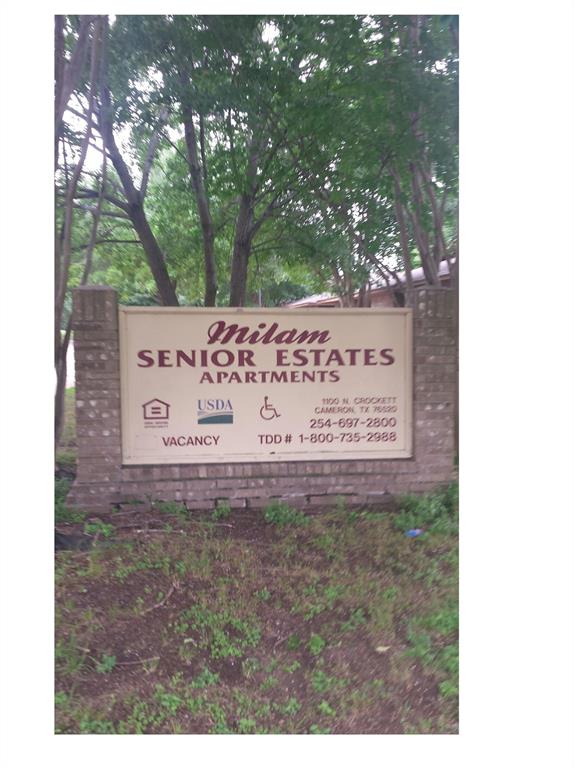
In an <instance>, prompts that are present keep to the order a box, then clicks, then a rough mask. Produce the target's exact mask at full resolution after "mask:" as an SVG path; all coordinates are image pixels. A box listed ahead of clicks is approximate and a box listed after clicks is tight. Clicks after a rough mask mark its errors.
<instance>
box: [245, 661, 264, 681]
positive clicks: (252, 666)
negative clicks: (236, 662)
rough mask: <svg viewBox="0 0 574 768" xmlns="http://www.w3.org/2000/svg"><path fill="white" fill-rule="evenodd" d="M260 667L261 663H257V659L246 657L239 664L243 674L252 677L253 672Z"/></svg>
mask: <svg viewBox="0 0 574 768" xmlns="http://www.w3.org/2000/svg"><path fill="white" fill-rule="evenodd" d="M260 668H261V664H260V663H259V659H254V658H248V659H245V660H244V661H243V663H242V664H241V669H242V670H243V674H244V675H245V677H247V678H250V677H252V676H253V674H254V673H255V672H257V671H258V670H259V669H260Z"/></svg>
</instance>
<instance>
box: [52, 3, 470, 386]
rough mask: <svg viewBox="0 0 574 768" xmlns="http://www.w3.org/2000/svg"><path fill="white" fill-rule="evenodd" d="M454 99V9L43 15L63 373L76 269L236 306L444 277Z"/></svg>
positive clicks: (181, 299) (126, 287)
mask: <svg viewBox="0 0 574 768" xmlns="http://www.w3.org/2000/svg"><path fill="white" fill-rule="evenodd" d="M457 98H458V22H457V17H455V16H371V15H352V16H351V15H348V16H342V15H337V16H312V15H305V16H303V15H301V16H294V15H280V16H274V15H269V16H256V15H249V16H221V15H219V16H204V15H154V16H146V15H140V16H131V15H126V16H116V17H109V18H108V17H105V16H73V15H70V16H57V17H56V21H55V147H54V157H55V184H56V189H55V192H56V195H55V199H56V233H55V235H56V237H55V240H56V248H55V256H56V263H55V269H56V297H55V307H56V309H55V328H56V367H57V370H58V376H59V378H61V375H62V366H64V369H65V361H64V360H63V357H64V358H65V349H66V348H67V343H68V341H69V332H70V330H69V322H68V318H69V308H70V289H71V287H73V286H74V285H79V284H85V283H86V282H98V283H107V284H110V285H112V286H114V287H116V288H117V289H118V290H119V292H120V296H121V300H122V301H123V302H125V303H160V304H167V305H175V304H193V305H205V306H215V305H230V306H242V305H249V304H266V305H276V304H281V303H285V302H286V301H289V300H293V299H296V298H300V297H302V296H304V295H307V294H310V293H314V292H318V291H326V290H327V291H332V292H335V293H337V294H338V295H339V296H340V298H341V303H342V304H343V305H350V304H352V303H353V302H355V301H356V298H355V297H356V295H357V292H358V295H359V301H363V298H364V297H365V296H368V290H365V289H368V287H369V286H370V285H371V284H372V282H373V281H375V280H383V281H384V280H387V281H388V280H390V279H394V280H399V275H398V273H403V277H402V281H403V282H404V284H405V288H406V289H408V288H410V285H411V272H412V270H413V268H414V267H417V266H422V268H423V271H424V276H425V280H426V281H427V282H428V283H429V284H431V285H432V284H438V270H439V265H440V263H441V262H445V261H446V262H447V263H448V267H449V269H450V271H451V275H452V278H453V280H454V279H455V278H456V269H457V263H458V259H457V253H458V248H457V244H458V229H457V210H458V205H457V195H458V180H457V177H458V138H457V113H458V107H457ZM62 334H63V335H62Z"/></svg>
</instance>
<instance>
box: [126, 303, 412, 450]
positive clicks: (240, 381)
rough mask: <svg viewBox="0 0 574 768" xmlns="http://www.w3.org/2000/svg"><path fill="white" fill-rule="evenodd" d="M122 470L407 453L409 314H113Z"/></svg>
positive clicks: (134, 310) (133, 310) (141, 310)
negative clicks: (117, 340) (117, 319)
mask: <svg viewBox="0 0 574 768" xmlns="http://www.w3.org/2000/svg"><path fill="white" fill-rule="evenodd" d="M120 356H121V361H120V372H121V410H122V455H123V462H124V464H193V463H206V462H207V463H209V462H238V461H242V462H249V461H287V460H289V461H293V460H295V461H296V460H301V461H309V460H314V459H322V460H325V459H331V460H333V459H396V458H405V457H408V456H411V455H412V311H411V310H410V309H300V310H297V309H215V308H209V309H208V308H205V309H203V308H202V309H195V308H184V307H182V308H171V307H166V308H163V307H162V308H159V307H154V308H150V307H120Z"/></svg>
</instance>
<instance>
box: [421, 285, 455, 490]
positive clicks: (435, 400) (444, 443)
mask: <svg viewBox="0 0 574 768" xmlns="http://www.w3.org/2000/svg"><path fill="white" fill-rule="evenodd" d="M411 304H412V306H413V309H414V329H413V332H414V353H415V359H414V382H415V384H414V390H415V391H414V421H415V425H414V426H415V430H414V441H415V442H414V457H415V461H416V465H417V475H418V481H417V485H419V487H420V488H421V490H422V489H426V488H427V487H429V488H430V487H432V486H434V485H436V484H439V483H444V482H449V481H450V480H451V479H452V478H453V476H454V468H453V465H454V455H455V411H456V405H457V397H456V394H457V360H456V356H457V351H456V349H457V347H456V340H457V339H456V334H457V330H456V328H457V324H456V295H455V291H454V290H453V289H451V288H442V287H440V288H434V287H428V286H427V287H425V288H420V289H418V290H417V291H415V292H413V296H412V299H411Z"/></svg>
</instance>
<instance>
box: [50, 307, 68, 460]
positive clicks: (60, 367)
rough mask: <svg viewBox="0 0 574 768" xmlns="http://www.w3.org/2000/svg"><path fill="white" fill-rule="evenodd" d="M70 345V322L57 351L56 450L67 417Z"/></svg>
mask: <svg viewBox="0 0 574 768" xmlns="http://www.w3.org/2000/svg"><path fill="white" fill-rule="evenodd" d="M69 345H70V322H68V327H67V328H66V333H65V334H64V338H63V339H61V341H60V343H59V344H58V348H57V351H56V354H57V357H58V360H57V364H56V396H55V405H54V443H55V446H56V448H57V447H58V445H59V444H60V440H61V439H62V432H63V430H64V417H65V405H66V403H65V399H66V376H67V373H68V361H67V356H68V347H69Z"/></svg>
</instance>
